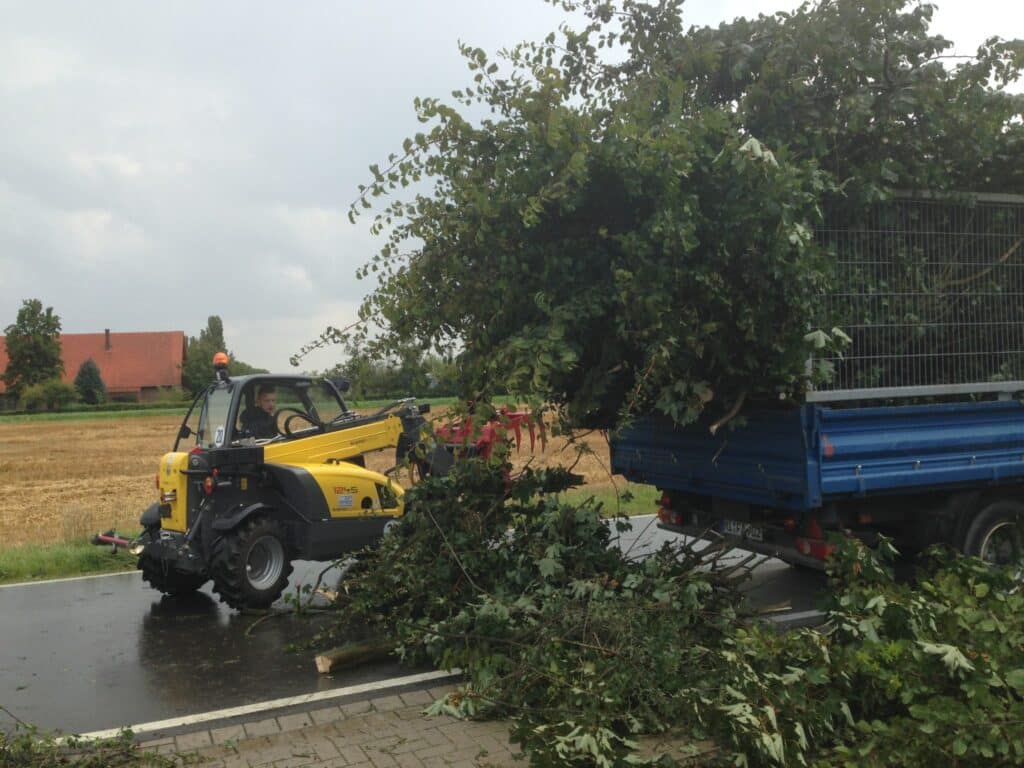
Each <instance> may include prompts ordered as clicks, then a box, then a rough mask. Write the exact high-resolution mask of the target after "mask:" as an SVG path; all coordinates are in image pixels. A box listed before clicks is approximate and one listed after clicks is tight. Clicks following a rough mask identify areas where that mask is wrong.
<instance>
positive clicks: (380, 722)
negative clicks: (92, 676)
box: [142, 685, 712, 768]
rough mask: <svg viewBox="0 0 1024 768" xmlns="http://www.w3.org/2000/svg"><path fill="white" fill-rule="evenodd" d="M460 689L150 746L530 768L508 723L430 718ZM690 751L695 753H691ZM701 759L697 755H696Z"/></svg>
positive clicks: (343, 765)
mask: <svg viewBox="0 0 1024 768" xmlns="http://www.w3.org/2000/svg"><path fill="white" fill-rule="evenodd" d="M451 690H453V686H450V685H449V686H440V687H435V688H429V689H420V690H415V691H407V692H404V693H397V694H392V695H388V696H381V697H378V698H375V699H368V700H366V701H356V702H352V703H347V704H340V705H337V706H332V707H324V708H322V709H315V710H312V711H309V712H299V713H296V714H285V715H280V716H278V717H269V718H265V719H262V720H255V721H251V722H245V723H239V724H235V725H228V726H223V727H214V728H210V729H206V730H195V731H191V732H189V733H185V734H181V735H178V736H173V737H169V738H165V739H157V740H152V741H144V742H143V743H142V747H143V748H144V749H151V750H155V751H157V752H160V753H162V754H168V755H178V756H180V759H181V762H182V764H183V765H199V766H202V768H306V767H307V766H308V767H310V768H313V767H314V766H316V767H320V768H348V766H352V767H353V768H393V767H397V768H435V767H437V768H440V767H441V766H451V768H497V767H498V766H517V768H523V766H525V765H526V763H525V762H524V761H523V760H522V759H521V757H520V759H518V760H517V759H516V755H517V750H516V749H515V747H514V746H513V745H511V744H509V740H508V737H509V730H508V724H507V723H504V722H500V721H499V722H468V721H464V720H456V719H454V718H451V717H444V716H439V717H426V716H424V714H423V710H424V708H425V707H427V706H428V705H430V704H432V703H433V702H434V701H436V700H437V699H440V698H441V697H442V696H444V695H445V694H447V693H448V692H449V691H451ZM688 744H689V747H688ZM711 748H712V745H710V744H707V743H704V744H699V745H693V744H692V743H690V742H687V741H686V740H684V739H671V738H665V739H660V738H659V739H643V740H642V741H641V753H642V754H644V755H645V756H648V757H650V756H654V755H658V754H662V753H666V752H668V753H672V754H673V755H674V756H675V757H677V758H680V757H683V755H684V754H686V753H687V750H688V751H689V754H690V755H691V756H692V757H694V758H695V762H694V764H695V765H696V764H699V763H700V755H701V753H704V752H705V751H708V750H711ZM694 753H696V754H694Z"/></svg>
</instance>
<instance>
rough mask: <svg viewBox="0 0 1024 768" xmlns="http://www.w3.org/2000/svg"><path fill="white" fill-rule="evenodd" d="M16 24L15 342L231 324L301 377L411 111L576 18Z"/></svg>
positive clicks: (0, 111)
mask: <svg viewBox="0 0 1024 768" xmlns="http://www.w3.org/2000/svg"><path fill="white" fill-rule="evenodd" d="M794 5H795V3H794V2H786V0H728V1H727V2H721V1H717V2H716V1H713V0H689V2H687V4H686V6H685V9H686V10H685V13H686V20H687V22H688V23H692V24H717V23H718V22H719V21H722V20H725V19H731V18H733V17H735V16H737V15H756V14H757V13H759V12H771V11H774V10H779V9H786V8H790V7H793V6H794ZM0 18H2V19H3V20H4V23H3V25H2V26H0V135H2V137H3V138H2V140H0V328H2V327H3V326H5V325H7V324H8V323H11V322H13V321H14V317H15V315H16V314H17V311H18V308H19V307H20V305H21V301H22V299H25V298H39V299H41V300H42V301H43V302H44V303H45V304H46V305H52V306H53V307H54V309H55V311H56V312H57V313H58V314H59V315H60V316H61V319H62V321H63V326H64V330H65V331H66V332H76V333H84V332H97V331H102V330H103V329H104V328H110V329H111V330H113V331H139V330H172V329H174V330H183V331H185V332H186V333H187V334H190V335H195V334H197V333H198V331H199V329H200V328H202V327H204V326H205V323H206V318H207V316H209V315H211V314H218V315H220V316H221V317H222V318H223V320H224V324H225V331H226V336H227V341H228V344H229V346H230V347H231V348H232V350H233V351H234V352H235V353H236V354H237V355H238V357H239V358H241V359H243V360H246V361H247V362H250V363H253V364H255V365H259V366H263V367H266V368H270V369H272V370H288V368H289V367H288V364H287V361H288V358H289V356H290V355H292V354H294V353H295V352H296V351H298V349H299V348H300V347H301V346H302V345H303V344H305V343H306V342H308V341H310V340H312V339H313V338H315V337H316V336H317V335H318V334H319V333H320V332H321V331H322V330H323V329H324V327H326V326H327V325H335V326H343V325H346V324H348V323H349V322H351V321H353V320H354V319H355V312H356V307H357V306H358V304H359V301H360V299H361V297H362V296H363V295H364V293H366V292H367V291H368V290H369V289H370V287H371V285H370V284H369V283H368V282H365V281H357V280H356V279H355V271H356V269H357V267H359V266H360V265H361V264H363V263H365V262H366V261H367V260H368V259H369V257H370V256H371V255H372V254H373V252H374V250H375V247H376V244H375V241H374V239H373V238H372V237H370V235H369V234H368V232H367V226H366V223H365V222H360V223H359V224H357V225H356V226H353V225H351V224H350V223H349V222H348V218H347V211H348V206H349V204H350V203H351V202H352V200H353V198H354V197H355V195H356V187H357V185H358V184H360V183H362V182H365V181H366V179H367V175H368V171H367V166H368V165H369V164H370V163H374V162H379V161H382V160H384V159H385V158H386V156H387V154H388V153H389V152H391V151H394V150H396V149H398V148H399V147H400V146H401V141H402V139H403V138H405V137H406V136H408V135H410V134H412V133H414V132H415V131H417V130H419V129H420V126H419V124H418V123H417V122H416V120H415V116H414V113H413V109H412V102H413V99H414V97H416V96H440V97H444V96H447V95H448V94H449V93H450V91H451V90H453V89H455V88H460V87H462V86H464V85H465V84H466V83H467V82H468V79H469V75H467V73H466V70H465V67H464V64H463V61H462V59H461V57H460V56H459V53H458V47H457V46H458V41H459V40H463V41H466V42H469V43H471V44H473V45H476V46H480V47H482V48H484V49H485V50H488V51H496V50H497V49H499V48H501V47H503V46H508V45H512V44H514V43H516V42H518V41H520V40H523V39H539V38H541V37H543V36H544V35H545V34H546V33H547V32H549V31H551V30H552V29H554V28H555V27H556V26H557V24H558V23H559V21H560V20H562V18H563V16H562V13H561V12H560V11H557V10H555V9H554V8H552V7H550V6H549V5H547V4H546V3H544V2H542V1H541V0H433V1H432V2H426V1H425V0H375V1H373V2H371V1H370V0H336V1H335V2H317V1H314V0H310V1H309V2H302V3H287V4H286V3H283V2H276V3H270V2H252V1H248V2H217V3H210V2H196V1H182V2H173V3H172V2H164V3H155V2H153V3H150V2H146V3H140V2H138V1H137V0H124V1H122V2H115V1H114V0H96V1H95V2H88V3H78V2H72V1H71V0H66V2H51V1H49V0H39V1H37V2H28V1H27V0H25V1H23V2H8V1H7V0H0ZM933 29H934V30H935V31H937V32H939V33H940V34H943V35H944V36H946V37H948V38H950V39H951V40H953V41H955V42H956V44H957V45H956V48H957V51H956V52H957V53H971V52H973V50H974V48H975V47H976V46H977V44H978V43H979V42H980V41H981V40H982V39H983V38H984V37H986V36H988V35H990V34H999V35H1002V36H1003V37H1008V38H1012V37H1024V0H944V2H940V3H939V10H938V12H937V14H936V19H935V23H934V25H933ZM339 351H340V350H339V349H338V348H330V349H327V350H324V351H321V352H318V353H315V354H313V355H311V356H310V357H309V358H307V359H306V361H305V364H304V367H308V368H326V367H329V366H331V365H333V364H334V363H336V362H338V361H339Z"/></svg>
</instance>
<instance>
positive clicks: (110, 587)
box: [0, 516, 824, 733]
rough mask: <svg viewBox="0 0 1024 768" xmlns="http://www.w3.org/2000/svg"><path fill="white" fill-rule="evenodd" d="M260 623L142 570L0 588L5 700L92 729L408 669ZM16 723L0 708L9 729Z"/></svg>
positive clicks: (780, 577)
mask: <svg viewBox="0 0 1024 768" xmlns="http://www.w3.org/2000/svg"><path fill="white" fill-rule="evenodd" d="M633 522H634V526H635V530H634V531H632V532H629V533H625V534H623V535H622V536H621V537H619V538H618V539H617V543H618V544H619V545H620V546H622V547H623V549H624V550H626V551H629V552H630V553H631V554H633V555H641V553H643V552H645V551H651V550H653V549H656V548H657V547H658V546H660V545H661V543H662V542H663V541H665V540H666V539H672V538H675V537H676V535H675V534H672V533H666V532H664V531H660V530H658V529H657V527H656V525H655V524H654V522H655V521H654V520H653V518H652V517H651V516H645V517H643V518H634V520H633ZM295 566H296V567H295V572H294V573H293V574H292V584H293V585H295V584H298V583H313V582H315V581H316V577H317V574H318V573H319V572H320V570H321V568H322V567H323V566H322V564H320V563H306V562H298V563H296V564H295ZM332 582H333V583H337V574H334V577H333V578H331V579H328V580H327V581H325V583H326V584H332ZM823 585H824V580H823V579H822V578H821V576H820V574H816V573H813V572H807V571H803V570H800V569H794V568H790V567H789V566H787V565H785V564H784V563H780V562H779V561H777V560H770V561H767V562H766V563H765V564H764V565H762V566H761V567H759V568H758V570H757V571H756V572H755V576H754V578H753V580H752V581H751V583H750V584H749V585H747V588H748V589H749V590H750V592H749V594H750V597H751V600H752V602H754V603H756V604H758V605H761V606H767V605H775V606H779V607H781V604H786V605H788V606H789V607H790V608H791V609H792V610H795V611H801V610H806V609H808V608H811V607H813V605H814V603H815V596H816V594H817V593H818V592H819V591H820V590H821V588H822V587H823ZM260 618H261V617H260V616H253V615H242V614H239V613H236V612H234V611H231V610H229V609H227V608H226V607H225V606H224V605H223V604H221V603H219V602H218V601H217V600H216V598H215V597H213V596H212V594H211V592H210V586H209V585H207V586H206V587H204V588H203V590H202V591H200V592H199V593H197V594H195V595H192V596H191V597H189V598H187V599H175V598H164V597H161V596H160V594H159V593H157V592H155V591H154V590H152V589H150V588H149V587H148V585H146V584H144V583H143V582H142V579H141V577H140V575H139V574H138V573H125V574H118V575H114V576H106V577H102V578H93V579H81V580H74V581H65V582H52V583H45V582H44V583H40V584H32V585H28V586H19V587H6V588H3V587H0V704H3V706H5V707H7V708H8V709H10V710H11V711H12V712H13V713H14V714H15V715H17V716H18V717H19V718H21V719H23V720H25V721H26V722H30V723H35V724H36V725H38V726H40V727H42V728H45V729H60V730H62V731H64V732H65V733H83V732H89V731H95V730H103V729H108V728H116V727H120V726H123V725H128V724H137V723H145V722H151V721H154V720H164V719H167V718H172V717H180V716H183V715H190V714H197V713H202V712H209V711H212V710H217V709H224V708H227V707H236V706H242V705H245V704H252V703H256V702H261V701H266V700H269V699H278V698H282V697H286V696H297V695H300V694H306V693H313V692H316V691H321V690H325V689H331V688H341V687H345V686H349V685H357V684H359V683H366V682H370V681H374V680H382V679H386V678H389V677H396V676H398V675H401V674H408V672H409V671H408V670H406V669H403V668H400V667H399V666H398V664H397V663H377V664H369V665H366V666H362V667H358V668H356V669H353V670H343V671H342V672H340V673H339V674H337V675H334V676H322V675H319V674H318V673H317V672H316V668H315V666H314V664H313V658H312V657H313V653H312V652H311V651H308V650H305V651H303V650H300V651H298V652H289V650H288V649H289V647H292V646H301V645H302V644H304V643H306V642H307V641H308V640H310V639H311V638H312V637H313V636H314V635H315V634H316V633H317V632H318V631H319V630H320V629H321V628H322V627H324V625H325V624H326V623H327V622H329V621H330V617H329V616H324V615H322V614H321V615H313V616H296V615H294V614H281V615H275V616H274V617H272V618H269V619H265V620H260ZM256 622H258V624H257V623H256ZM12 725H13V724H12V723H11V722H10V721H5V720H4V718H3V717H2V715H0V728H8V729H9V728H10V727H11V726H12Z"/></svg>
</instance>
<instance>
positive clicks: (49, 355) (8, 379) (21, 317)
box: [3, 299, 64, 399]
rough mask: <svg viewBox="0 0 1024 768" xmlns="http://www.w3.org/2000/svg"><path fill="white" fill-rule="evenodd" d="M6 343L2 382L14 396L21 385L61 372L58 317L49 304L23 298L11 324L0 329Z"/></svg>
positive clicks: (34, 382) (58, 374)
mask: <svg viewBox="0 0 1024 768" xmlns="http://www.w3.org/2000/svg"><path fill="white" fill-rule="evenodd" d="M4 334H5V335H6V337H7V338H6V344H7V368H6V370H4V376H3V379H4V384H5V385H6V387H7V391H8V392H10V393H11V395H12V396H13V397H14V398H16V399H17V398H20V397H21V393H22V390H24V389H25V387H29V386H32V385H33V384H39V383H41V382H44V381H47V380H49V379H59V378H60V377H61V375H62V374H63V373H64V363H63V362H62V361H61V357H60V317H58V316H57V315H56V314H54V311H53V307H47V308H46V309H45V310H44V309H43V303H42V302H41V301H39V299H25V300H24V301H22V303H21V309H19V310H18V316H17V318H16V319H15V321H14V323H12V324H11V325H8V326H7V327H6V328H5V329H4Z"/></svg>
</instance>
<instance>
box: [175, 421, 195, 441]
mask: <svg viewBox="0 0 1024 768" xmlns="http://www.w3.org/2000/svg"><path fill="white" fill-rule="evenodd" d="M191 436H192V430H191V429H189V426H188V424H182V425H181V429H179V430H178V439H179V440H186V439H188V438H189V437H191Z"/></svg>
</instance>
